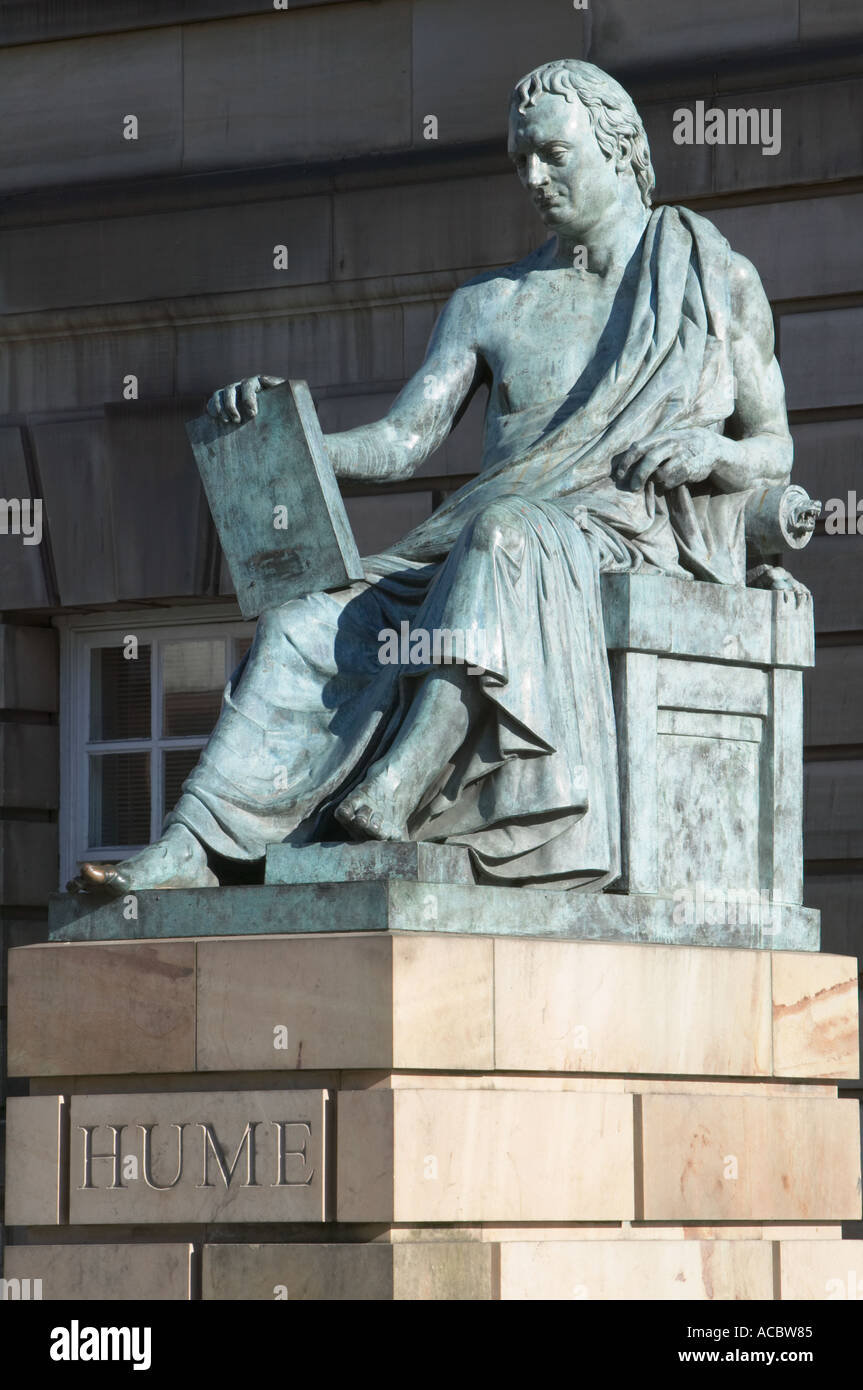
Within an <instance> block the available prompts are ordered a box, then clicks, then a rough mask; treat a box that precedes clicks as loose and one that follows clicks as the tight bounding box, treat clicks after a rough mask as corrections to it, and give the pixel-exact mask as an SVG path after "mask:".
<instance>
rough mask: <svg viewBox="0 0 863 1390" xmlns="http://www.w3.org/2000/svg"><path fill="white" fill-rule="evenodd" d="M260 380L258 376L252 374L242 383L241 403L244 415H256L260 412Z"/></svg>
mask: <svg viewBox="0 0 863 1390" xmlns="http://www.w3.org/2000/svg"><path fill="white" fill-rule="evenodd" d="M258 380H259V379H258V377H256V376H250V377H249V378H248V380H247V381H244V382H242V383H241V385H240V404H241V405H242V408H243V409H242V414H244V415H247V416H254V415H257V413H258V390H259V386H258Z"/></svg>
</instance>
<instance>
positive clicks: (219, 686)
mask: <svg viewBox="0 0 863 1390" xmlns="http://www.w3.org/2000/svg"><path fill="white" fill-rule="evenodd" d="M162 685H163V691H164V694H163V700H162V735H163V737H165V738H176V737H180V736H188V735H189V734H209V733H210V732H211V731H212V728H213V725H214V724H215V722H216V720H217V719H218V717H219V709H220V708H221V703H222V691H223V689H224V687H225V639H224V638H223V637H220V638H217V639H215V640H212V641H207V640H203V641H200V642H166V643H165V645H164V647H163V649H162Z"/></svg>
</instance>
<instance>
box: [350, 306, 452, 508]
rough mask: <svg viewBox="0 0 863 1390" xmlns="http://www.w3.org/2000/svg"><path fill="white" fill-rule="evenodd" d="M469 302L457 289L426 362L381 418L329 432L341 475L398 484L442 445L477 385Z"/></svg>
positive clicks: (445, 312)
mask: <svg viewBox="0 0 863 1390" xmlns="http://www.w3.org/2000/svg"><path fill="white" fill-rule="evenodd" d="M470 309H471V301H470V298H469V297H468V296H467V295H466V294H465V291H464V290H457V291H456V292H455V294H454V295H453V296H452V298H451V299H450V300H449V302H448V303H447V305H446V307H445V308H444V310H443V312H442V314H441V315H440V318H439V319H438V321H437V323H436V325H435V328H434V332H433V333H432V336H431V340H430V342H429V346H428V351H427V352H426V357H425V361H424V362H423V364H422V366H421V367H420V369H419V371H418V372H417V373H416V375H415V376H413V377H411V379H410V381H409V382H408V383H407V385H406V386H405V387H404V388H403V389H402V390H401V391H400V392H399V394H398V396H397V397H396V399H395V400H394V401H393V403H392V405H391V406H390V409H389V410H388V411H387V413H386V415H385V416H384V417H383V419H382V420H377V421H375V423H374V424H371V425H360V426H358V428H356V429H352V430H344V431H342V432H341V433H339V434H328V435H326V436H325V439H326V444H327V452H328V453H329V456H330V458H331V460H332V463H333V467H334V469H335V472H336V477H338V478H352V479H354V480H356V481H358V482H396V481H398V480H400V479H403V478H409V477H411V476H412V474H413V473H415V472H416V470H417V468H418V467H419V466H420V464H421V463H423V462H424V461H425V460H426V459H427V458H428V457H429V455H430V454H433V453H434V451H435V449H438V448H440V446H441V444H442V443H443V442H444V440H445V439H446V437H447V435H448V434H449V432H450V430H451V429H452V426H453V424H454V422H455V420H456V417H457V415H458V413H459V410H460V408H461V407H462V405H463V404H464V403H465V402H466V401H467V399H468V397H469V396H470V395H471V394H472V393H473V390H474V388H475V386H476V385H477V384H478V375H479V358H478V354H477V349H476V342H475V333H474V331H473V318H474V316H473V314H472V313H471V312H470Z"/></svg>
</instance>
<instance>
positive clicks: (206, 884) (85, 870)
mask: <svg viewBox="0 0 863 1390" xmlns="http://www.w3.org/2000/svg"><path fill="white" fill-rule="evenodd" d="M218 884H219V880H218V879H217V878H216V875H215V874H214V873H213V871H212V870H211V869H210V867H209V865H208V864H207V855H206V852H205V850H204V847H203V845H202V844H201V843H200V841H199V840H197V839H196V838H195V836H194V835H193V834H192V832H191V830H187V829H186V827H185V826H184V825H170V826H169V827H168V829H167V830H166V831H165V833H164V835H163V836H162V837H161V839H159V840H156V842H155V844H152V845H149V846H148V847H147V849H144V850H142V851H141V853H140V854H135V855H133V856H132V858H131V859H123V860H122V861H121V862H120V863H119V864H90V863H88V864H82V865H81V867H80V870H79V872H78V876H77V877H76V878H73V879H72V880H71V881H70V882H69V883H68V884H67V885H66V886H67V888H68V890H69V892H70V893H107V894H110V896H111V897H115V898H118V897H122V896H123V894H125V893H135V892H138V891H139V890H142V889H146V888H217V887H218Z"/></svg>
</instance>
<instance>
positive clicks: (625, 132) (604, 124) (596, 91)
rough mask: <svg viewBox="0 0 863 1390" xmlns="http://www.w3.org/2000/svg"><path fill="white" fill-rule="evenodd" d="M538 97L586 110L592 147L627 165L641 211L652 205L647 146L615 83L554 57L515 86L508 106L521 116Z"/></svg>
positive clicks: (583, 66) (584, 66) (632, 111)
mask: <svg viewBox="0 0 863 1390" xmlns="http://www.w3.org/2000/svg"><path fill="white" fill-rule="evenodd" d="M543 92H548V93H549V94H550V95H552V96H559V97H563V98H564V100H565V101H573V100H574V99H575V97H578V99H579V101H580V102H581V104H582V106H584V107H586V109H587V114H588V116H589V117H590V124H591V126H592V128H593V133H594V135H595V136H596V143H597V144H598V145H599V148H600V149H601V150H602V152H603V154H604V155H605V156H606V157H607V158H608V159H615V160H617V159H626V158H627V157H628V159H629V163H630V165H631V166H632V172H633V174H634V175H635V179H636V182H637V184H638V187H639V190H640V192H641V199H642V202H643V203H644V205H645V207H648V208H649V207H651V206H652V198H651V194H652V192H653V189H654V187H655V185H656V178H655V175H654V173H653V165H652V164H651V162H650V146H649V145H648V143H647V136H646V134H645V132H644V126H643V124H642V120H641V117H640V116H639V114H638V112H637V111H636V109H635V103H634V102H633V100H632V97H631V96H630V95H629V93H628V92H626V91H624V89H623V87H621V85H620V83H619V82H615V80H614V78H613V77H609V75H608V73H607V72H603V71H602V68H598V67H595V66H594V64H593V63H585V62H582V61H581V60H580V59H578V58H559V59H558V60H557V61H556V62H553V63H543V64H542V66H541V67H538V68H534V69H533V71H532V72H529V73H528V74H527V76H526V77H523V78H522V79H521V81H520V82H517V83H516V84H515V87H514V88H513V92H512V96H511V97H510V107H513V106H515V107H516V109H517V110H518V112H519V113H520V114H523V113H524V112H525V111H526V110H527V108H528V107H529V106H533V105H535V103H536V99H537V97H538V96H540V95H541V94H542V93H543Z"/></svg>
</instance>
